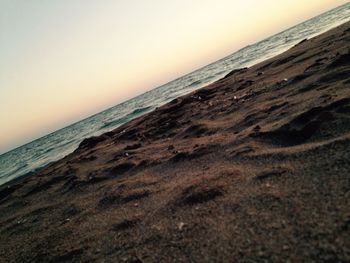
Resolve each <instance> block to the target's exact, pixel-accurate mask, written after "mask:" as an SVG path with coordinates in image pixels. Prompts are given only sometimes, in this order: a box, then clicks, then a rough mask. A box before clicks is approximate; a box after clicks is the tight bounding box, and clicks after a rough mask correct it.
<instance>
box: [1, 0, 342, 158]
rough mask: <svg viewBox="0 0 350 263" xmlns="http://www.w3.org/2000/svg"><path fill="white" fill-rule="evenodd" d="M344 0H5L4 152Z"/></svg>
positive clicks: (2, 47) (2, 144) (2, 120)
mask: <svg viewBox="0 0 350 263" xmlns="http://www.w3.org/2000/svg"><path fill="white" fill-rule="evenodd" d="M346 2H348V1H347V0H346V1H342V0H308V1H305V0H283V1H281V0H264V1H261V0H190V1H189V0H103V1H98V0H94V1H92V0H60V1H50V0H30V1H28V0H0V123H1V129H0V153H3V152H6V151H8V150H10V149H12V148H15V147H18V146H20V145H22V144H24V143H27V142H29V141H31V140H33V139H36V138H39V137H41V136H43V135H46V134H48V133H50V132H53V131H55V130H57V129H60V128H63V127H64V126H67V125H69V124H71V123H74V122H76V121H78V120H81V119H83V118H86V117H88V116H90V115H92V114H95V113H97V112H100V111H102V110H104V109H107V108H109V107H111V106H114V105H116V104H118V103H120V102H122V101H125V100H126V99H129V98H132V97H134V96H135V95H138V94H141V93H143V92H145V91H147V90H150V89H153V88H155V87H157V86H160V85H162V84H165V83H167V82H169V81H171V80H173V79H175V78H178V77H180V76H182V75H184V74H186V73H189V72H191V71H193V70H195V69H198V68H200V67H202V66H205V65H207V64H209V63H212V62H214V61H216V60H218V59H220V58H222V57H225V56H227V55H229V54H231V53H233V52H235V51H236V50H238V49H240V48H242V47H244V46H246V45H248V44H253V43H255V42H257V41H260V40H262V39H264V38H266V37H268V36H271V35H273V34H275V33H278V32H280V31H282V30H285V29H287V28H289V27H291V26H294V25H296V24H298V23H300V22H303V21H305V20H307V19H309V18H311V17H314V16H316V15H318V14H321V13H323V12H325V11H327V10H330V9H332V8H335V7H337V6H339V5H342V4H344V3H346Z"/></svg>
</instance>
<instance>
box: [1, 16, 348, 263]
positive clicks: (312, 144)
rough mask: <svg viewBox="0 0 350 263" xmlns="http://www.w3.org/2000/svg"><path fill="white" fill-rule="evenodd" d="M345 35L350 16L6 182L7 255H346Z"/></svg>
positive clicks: (208, 258)
mask: <svg viewBox="0 0 350 263" xmlns="http://www.w3.org/2000/svg"><path fill="white" fill-rule="evenodd" d="M349 42H350V22H347V23H345V24H343V25H340V26H338V27H336V28H334V29H331V30H330V31H327V32H325V33H323V34H321V35H318V36H316V37H314V38H311V39H308V40H303V41H301V42H300V43H298V44H297V45H295V46H294V47H293V48H291V49H289V50H287V51H286V52H284V53H282V54H280V55H277V56H275V57H273V58H270V59H268V60H265V61H263V62H260V63H258V64H256V65H254V66H252V67H250V68H244V69H238V70H233V71H232V72H230V73H229V74H227V75H226V76H225V77H224V78H222V79H220V80H218V81H216V82H214V83H212V84H210V85H208V86H205V87H203V88H201V89H199V90H196V91H194V92H192V93H190V94H187V95H185V96H181V97H179V98H177V99H174V100H173V101H171V102H169V103H167V104H165V105H163V106H161V107H159V108H157V109H156V110H154V111H152V112H150V113H147V114H145V115H142V116H140V117H137V118H136V119H133V120H131V121H130V122H128V123H126V124H124V125H122V126H120V127H118V128H117V129H115V130H113V131H111V132H107V133H105V134H103V135H101V136H98V137H92V138H88V139H84V140H83V141H82V142H81V143H80V145H79V147H78V148H77V149H76V150H75V151H74V152H73V153H71V154H69V155H67V156H66V157H64V158H63V159H61V160H59V161H56V162H54V163H52V164H50V165H48V166H46V167H45V168H43V169H41V170H40V171H39V172H36V173H35V174H34V175H31V176H27V177H26V176H25V177H23V178H16V179H14V180H12V181H10V182H7V183H5V184H4V185H1V186H0V233H1V236H0V244H2V245H1V246H0V258H2V259H4V260H5V261H6V262H27V261H40V260H43V261H52V262H59V261H69V262H80V261H83V262H87V261H88V262H93V261H101V260H105V261H107V262H113V261H116V260H117V261H125V262H169V261H170V262H172V261H176V260H178V261H181V262H182V261H184V262H191V261H192V262H197V261H198V262H230V261H231V260H232V259H235V261H238V262H243V261H259V260H260V261H264V260H265V261H279V260H281V261H286V260H292V261H299V262H300V261H303V260H307V261H326V260H335V261H344V262H345V261H349V260H350V254H349V249H350V244H349V240H348V236H349V219H350V209H349V207H350V206H349V202H348V201H347V200H349V197H350V196H349V193H350V191H349V188H348V183H349V178H348V174H349V173H350V164H349V160H350V153H349V151H348V149H349V147H350V117H349V114H350V91H349V84H350V78H349V76H350V53H349V52H350V48H349ZM0 261H1V260H0Z"/></svg>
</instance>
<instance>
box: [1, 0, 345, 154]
mask: <svg viewBox="0 0 350 263" xmlns="http://www.w3.org/2000/svg"><path fill="white" fill-rule="evenodd" d="M78 2H79V1H78ZM155 2H157V1H155ZM209 2H210V1H209ZM248 2H250V3H253V2H254V1H248ZM270 2H271V1H270ZM272 2H273V1H272ZM294 2H298V1H294ZM299 2H300V1H299ZM310 2H312V1H310ZM315 2H316V1H315ZM315 2H312V3H308V4H309V5H310V6H311V5H312V7H313V5H315V4H316V3H315ZM330 2H333V3H332V4H331V3H330ZM335 2H336V4H335ZM345 3H347V1H328V4H326V3H323V4H319V6H320V7H319V9H317V10H312V12H311V11H308V12H307V14H310V16H309V17H306V18H305V17H303V18H299V17H298V18H295V17H293V19H294V20H292V19H291V18H290V20H288V19H286V20H288V21H287V22H284V23H282V26H280V27H278V29H275V28H273V29H270V28H268V29H266V30H265V31H264V33H261V34H260V32H259V34H257V35H258V36H257V37H255V38H254V37H246V38H244V39H243V40H241V41H238V40H236V42H239V43H241V42H242V45H241V46H238V44H237V45H235V46H233V48H232V49H231V51H229V52H228V50H229V45H230V44H231V45H232V43H233V42H232V40H230V41H223V42H224V43H225V46H227V47H226V48H223V49H220V50H223V51H220V52H217V54H216V53H215V54H214V55H213V53H211V52H209V53H211V54H212V55H210V54H209V55H206V56H203V57H201V58H200V59H199V58H198V59H191V58H188V61H189V63H190V64H189V65H187V66H181V67H179V68H177V67H174V68H169V69H168V68H167V69H166V72H168V73H166V72H165V71H164V70H160V69H159V68H157V67H155V66H154V65H153V64H152V66H153V68H152V67H151V70H148V69H144V70H146V71H147V72H146V73H144V74H146V75H145V76H144V75H142V76H141V74H140V72H141V73H142V72H143V71H142V70H141V69H139V68H133V65H134V64H133V63H132V62H133V61H131V63H130V64H128V65H126V64H125V65H122V66H121V67H123V69H124V67H129V68H130V69H129V70H130V73H129V74H131V73H134V74H133V75H134V76H135V75H136V78H137V77H140V78H141V80H136V83H135V84H134V86H132V85H131V84H129V85H128V84H127V82H125V86H123V85H122V83H119V84H117V83H116V82H115V81H116V79H118V77H120V76H118V74H116V71H113V70H112V72H109V73H108V74H110V75H109V78H110V79H108V81H110V83H109V84H108V83H106V80H105V79H104V78H103V76H104V75H103V74H102V73H101V74H102V75H101V76H100V75H99V76H97V75H95V71H94V70H93V68H88V69H87V71H84V72H83V73H81V76H82V77H83V82H81V80H78V79H76V76H75V74H74V73H75V72H72V71H69V70H68V71H67V72H66V73H67V74H68V76H70V77H71V79H70V78H68V77H67V76H66V78H65V79H64V80H60V81H65V80H66V81H67V82H63V83H67V85H64V84H63V83H61V82H59V83H58V84H57V83H55V85H57V88H54V89H52V90H47V84H45V82H47V83H51V81H54V80H56V79H55V78H53V79H51V78H50V71H48V72H46V73H48V75H49V76H48V77H47V78H48V79H45V80H41V81H43V83H42V84H45V85H43V86H42V87H41V88H38V87H37V86H34V87H31V86H30V85H29V87H28V89H29V90H28V91H26V90H22V89H23V87H24V85H23V86H20V85H19V84H20V83H22V81H24V82H26V81H28V80H32V81H33V82H30V81H29V82H30V83H32V84H33V83H36V81H38V82H39V83H41V82H40V79H36V78H35V76H41V74H45V70H46V69H45V67H44V68H42V67H39V69H41V70H42V71H43V72H40V71H38V72H34V73H35V74H36V75H35V74H34V73H33V72H32V68H31V67H30V66H31V65H30V63H29V65H27V64H26V63H24V62H23V63H24V64H25V65H23V64H16V63H14V64H13V65H12V67H13V68H14V70H13V71H11V70H7V72H5V73H3V74H0V84H1V85H2V84H4V85H2V87H3V88H2V89H3V91H4V92H3V93H4V94H5V96H2V99H0V105H1V107H2V108H1V110H0V112H1V115H0V116H1V119H2V120H3V123H4V127H5V128H4V129H6V130H5V131H3V132H4V133H3V134H1V136H0V155H2V154H4V153H6V152H9V151H12V150H14V149H16V148H18V147H21V146H23V145H25V144H28V143H30V142H32V141H35V140H37V139H39V138H42V137H44V136H47V135H48V134H51V133H53V132H55V131H57V130H60V129H63V128H66V127H68V126H70V125H72V124H74V123H77V122H80V121H81V120H84V119H86V118H89V117H91V116H93V115H95V114H98V113H99V112H102V111H105V110H107V109H109V108H111V107H114V106H115V105H117V104H120V103H123V102H125V101H127V100H129V99H132V98H134V97H136V96H139V95H141V94H143V93H145V92H147V91H150V90H152V89H155V88H157V87H160V86H162V85H164V84H166V83H168V82H171V81H173V80H174V79H177V78H180V77H181V76H183V75H187V74H189V73H190V72H193V71H196V70H198V69H200V68H202V67H204V66H206V65H208V64H211V63H214V62H215V61H218V60H220V59H223V58H224V57H226V56H228V55H229V54H232V53H234V52H236V51H237V50H240V49H242V48H244V47H246V46H247V45H251V44H253V43H256V42H259V41H262V40H264V39H266V38H267V37H269V36H271V35H275V34H278V33H279V32H282V31H284V30H286V29H288V28H290V27H293V26H295V25H297V24H299V23H302V22H303V21H306V20H308V19H311V18H312V17H314V16H317V15H319V14H320V13H324V12H326V11H328V10H331V9H333V8H336V7H338V6H340V5H342V4H345ZM205 4H207V3H205ZM270 4H271V3H270ZM288 4H289V2H288ZM288 4H286V5H287V6H288ZM308 4H305V5H308ZM1 5H4V4H0V6H1ZM5 5H6V4H5ZM8 5H9V6H10V5H11V4H8ZM23 5H25V4H24V3H23ZM56 5H57V4H56ZM275 5H276V3H275ZM208 6H210V4H208ZM310 6H309V8H310ZM304 8H305V10H309V9H307V8H306V7H304ZM325 8H327V10H324V9H325ZM5 9H6V8H5ZM2 10H3V11H1V12H3V13H5V12H6V11H4V9H2ZM209 11H211V13H212V12H213V11H212V10H209ZM209 11H208V12H209ZM305 12H306V11H305ZM309 12H311V13H309ZM208 14H210V13H208ZM208 14H207V15H208ZM3 15H4V14H2V16H3ZM304 16H305V15H304ZM301 19H303V20H301ZM3 20H4V22H5V20H6V19H4V18H3ZM290 21H295V23H294V24H292V25H291V24H290V23H291V22H290ZM3 24H4V23H3ZM34 24H35V23H34ZM208 25H209V26H210V23H209V24H208ZM283 26H284V27H283ZM267 27H268V26H267ZM0 29H1V26H0ZM225 29H226V28H225ZM274 30H275V31H274ZM277 30H278V31H277ZM214 31H215V29H214V30H213V32H214ZM8 32H10V30H9V29H8ZM65 33H66V32H63V35H64V34H65ZM224 33H225V32H224ZM26 34H27V33H26ZM226 34H229V32H226ZM262 34H265V35H264V36H262ZM24 35H25V34H24ZM0 37H1V39H2V38H5V37H6V33H5V34H4V35H0ZM15 39H16V37H15ZM17 40H18V39H17ZM7 44H8V43H7ZM15 44H17V45H18V43H17V42H14V43H13V45H15ZM142 44H143V43H142ZM9 45H10V44H8V46H9ZM174 45H175V44H174ZM179 45H181V43H179ZM3 46H5V47H6V44H4V45H1V44H0V48H1V49H0V52H2V51H3V52H4V53H6V48H5V49H3ZM136 46H137V45H136ZM79 47H80V46H79V45H78V46H77V48H79ZM175 47H176V45H175ZM36 48H37V47H36ZM173 48H174V47H173ZM14 50H15V51H16V49H14ZM39 50H40V49H39ZM73 50H74V49H73ZM232 50H236V51H232ZM156 51H157V50H156ZM194 51H196V49H195V50H192V49H191V52H194ZM200 51H201V52H204V51H202V50H200ZM167 52H170V53H171V49H170V51H167ZM191 52H190V53H188V54H187V56H189V55H192V56H193V53H191ZM223 52H226V53H225V54H224V53H223ZM199 53H200V52H199ZM99 54H100V53H96V58H95V59H97V60H98V58H99V56H98V55H99ZM181 54H182V53H181ZM29 55H30V56H33V54H29ZM46 55H51V54H50V53H47V54H46ZM82 55H83V54H82ZM148 56H149V55H148ZM168 56H169V55H168ZM219 56H220V57H219ZM102 57H103V58H104V59H105V57H104V56H102ZM154 57H156V58H157V55H155V56H154ZM160 57H161V56H160ZM7 58H8V59H11V55H7ZM148 58H151V59H152V58H153V57H152V56H151V57H148ZM167 58H168V57H166V58H164V60H166V59H167ZM181 58H182V57H181ZM31 59H34V60H35V59H37V58H36V57H35V58H33V57H31ZM45 59H47V57H45V56H44V57H43V61H44V60H45ZM56 59H57V58H56ZM138 59H139V58H138ZM168 59H169V58H168ZM209 59H210V61H209ZM179 60H180V59H179ZM4 61H5V62H4ZM4 61H3V62H2V63H1V62H0V67H1V68H2V69H7V68H5V66H6V62H9V61H11V62H12V61H13V60H6V58H5V60H4ZM29 61H30V62H32V63H34V66H35V62H36V60H35V61H34V62H33V61H31V60H29ZM62 61H65V63H68V64H69V65H70V66H71V61H74V62H77V59H76V58H73V59H72V60H62ZM126 61H128V60H126ZM186 61H187V60H186ZM193 61H194V62H193ZM105 62H106V61H104V64H106V63H105ZM136 62H137V60H136ZM166 62H168V61H166ZM180 62H182V61H180ZM180 62H179V63H180ZM21 63H22V62H21ZM47 63H49V64H48V65H46V66H47V67H50V65H51V64H50V61H48V62H47ZM56 63H57V61H56ZM61 63H62V65H61V66H64V64H65V63H63V62H61ZM81 63H82V64H84V63H83V62H81ZM102 63H103V61H102ZM109 63H110V64H109ZM109 63H107V64H108V65H109V66H110V67H111V68H113V65H114V64H112V59H111V61H109ZM159 63H160V66H162V63H165V62H159ZM58 64H60V63H58ZM73 64H74V63H73ZM146 64H147V63H146ZM180 64H181V63H180ZM108 65H107V66H108ZM181 65H183V64H181ZM20 66H22V67H23V69H22V70H23V72H22V74H24V75H23V76H24V77H23V79H22V80H21V79H20V80H18V79H17V78H20V76H21V75H20V74H19V77H18V75H17V74H16V73H18V68H19V69H21V67H20ZM43 66H45V63H43ZM80 66H81V64H79V63H78V64H77V65H73V69H77V68H78V69H80ZM94 66H95V65H94ZM105 66H106V65H105ZM107 66H106V67H107ZM10 68H11V67H10ZM96 68H97V66H96ZM146 68H147V65H146ZM44 69H45V70H44ZM106 69H107V68H106ZM108 69H109V70H111V69H110V68H109V67H108ZM5 71H6V70H5ZM102 71H103V70H102ZM102 71H101V72H102ZM148 72H150V73H149V74H147V73H148ZM158 72H159V74H158ZM31 73H33V74H31ZM112 73H114V74H112ZM11 74H12V75H11ZM28 74H29V75H28ZM55 74H58V73H57V72H55ZM152 74H154V75H155V76H156V75H157V76H158V75H159V77H154V79H153V78H151V77H150V76H149V75H151V76H153V75H152ZM33 75H34V77H33ZM121 75H123V74H121ZM133 75H132V76H130V77H129V78H131V80H133V78H132V77H133ZM55 76H56V75H55ZM79 76H80V75H79ZM87 76H88V77H91V80H90V78H88V77H87ZM28 78H29V79H28ZM96 78H97V80H98V81H97V80H96V81H97V82H96V81H95V82H94V85H92V84H91V86H87V90H86V89H85V88H86V86H84V83H89V84H90V81H92V80H94V79H96ZM14 79H15V80H14ZM89 80H90V81H89ZM16 81H19V83H17V82H16ZM99 81H100V82H99ZM11 83H12V84H14V86H11V85H10V84H11ZM68 83H69V84H68ZM99 83H100V84H99ZM111 83H112V84H113V83H114V84H113V85H115V86H117V85H118V86H120V85H121V86H123V87H128V88H127V90H128V91H127V92H125V90H124V91H123V89H121V90H120V92H119V93H118V94H119V95H118V98H117V97H116V95H113V94H116V93H117V90H116V88H115V86H113V85H112V86H111V85H110V84H111ZM130 83H131V82H130ZM6 84H7V85H6ZM59 84H62V86H59ZM104 84H107V86H108V89H107V88H106V89H102V88H100V87H101V86H103V85H104ZM75 85H76V86H75ZM140 86H143V88H141V89H140V88H137V87H140ZM11 87H12V89H11ZM50 87H51V86H50ZM63 87H66V88H65V89H64V88H63ZM72 87H73V91H72V90H71V89H72ZM76 87H78V88H76ZM133 87H134V88H133ZM26 88H27V86H25V87H24V89H26ZM70 88H71V89H70ZM13 89H14V90H15V91H13ZM16 89H17V90H16ZM75 89H76V90H75ZM16 92H18V93H16ZM70 92H72V93H70ZM89 92H90V93H89ZM32 93H34V94H32ZM62 93H64V94H67V95H66V96H64V95H62ZM101 94H103V95H104V96H106V98H105V99H101V101H99V100H98V102H96V98H97V95H101ZM106 94H107V95H106ZM6 95H8V96H6ZM36 95H37V96H36ZM40 96H42V97H40ZM60 96H63V97H60ZM86 96H87V97H86ZM14 98H16V99H14ZM47 100H49V101H47ZM31 103H32V104H31ZM40 103H43V104H44V105H40ZM55 103H58V104H57V105H56V104H55ZM81 103H82V104H81ZM90 104H92V106H91V107H88V106H90ZM83 105H85V106H83ZM77 108H78V109H79V110H78V112H76V111H75V110H77ZM11 110H12V111H11ZM66 110H69V111H67V113H66V112H65V111H66ZM16 111H17V112H16ZM42 111H45V112H44V113H43V112H42ZM62 111H64V113H62ZM69 112H70V113H69ZM9 113H10V114H9ZM40 114H41V115H40ZM13 116H16V117H15V118H13ZM46 118H47V119H46ZM45 120H47V121H45ZM22 129H24V130H25V131H22ZM26 129H27V130H28V132H27V130H26Z"/></svg>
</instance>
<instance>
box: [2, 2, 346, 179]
mask: <svg viewBox="0 0 350 263" xmlns="http://www.w3.org/2000/svg"><path fill="white" fill-rule="evenodd" d="M349 20H350V3H347V4H345V5H343V6H340V7H338V8H336V9H333V10H331V11H329V12H326V13H324V14H322V15H320V16H317V17H315V18H312V19H310V20H308V21H305V22H303V23H301V24H299V25H297V26H294V27H292V28H290V29H288V30H285V31H283V32H281V33H279V34H277V35H274V36H272V37H269V38H267V39H265V40H263V41H260V42H258V43H256V44H254V45H250V46H247V47H245V48H242V49H241V50H239V51H237V52H235V53H233V54H231V55H229V56H227V57H225V58H223V59H221V60H219V61H216V62H215V63H212V64H210V65H208V66H205V67H203V68H201V69H199V70H196V71H194V72H192V73H190V74H187V75H185V76H183V77H181V78H178V79H176V80H174V81H171V82H169V83H167V84H165V85H163V86H160V87H158V88H155V89H153V90H151V91H148V92H146V93H144V94H142V95H140V96H138V97H135V98H133V99H131V100H128V101H126V102H123V103H121V104H118V105H116V106H114V107H112V108H110V109H107V110H105V111H103V112H100V113H98V114H96V115H93V116H91V117H89V118H87V119H84V120H82V121H79V122H77V123H75V124H72V125H70V126H68V127H65V128H63V129H61V130H58V131H56V132H54V133H51V134H49V135H46V136H44V137H42V138H40V139H37V140H35V141H33V142H30V143H28V144H26V145H23V146H21V147H19V148H17V149H14V150H12V151H10V152H7V153H5V154H2V155H0V185H1V184H4V183H5V182H8V181H10V180H12V179H14V178H16V177H18V176H21V175H24V174H27V173H30V172H33V171H35V170H38V169H40V168H41V167H43V166H45V165H47V164H48V163H50V162H53V161H56V160H58V159H60V158H62V157H64V156H65V155H67V154H69V153H71V152H72V151H74V150H75V149H76V147H77V146H78V145H79V143H80V142H81V141H82V139H84V138H86V137H91V136H95V135H100V134H102V133H105V132H107V131H110V130H113V129H115V128H117V127H118V126H120V125H122V124H124V123H126V122H128V121H130V120H132V119H134V118H136V117H138V116H140V115H142V114H145V113H147V112H150V111H152V110H153V109H155V108H156V107H159V106H161V105H163V104H165V103H167V102H169V101H171V100H172V99H174V98H176V97H179V96H181V95H184V94H186V93H189V92H191V91H193V90H196V89H198V88H201V87H203V86H205V85H207V84H209V83H211V82H214V81H215V80H218V79H220V78H222V77H223V76H224V75H226V74H227V73H228V72H230V71H231V70H233V69H236V68H241V67H249V66H251V65H253V64H256V63H258V62H260V61H263V60H265V59H268V58H270V57H273V56H275V55H277V54H279V53H282V52H283V51H285V50H287V49H289V48H290V47H292V46H293V45H295V44H296V43H298V42H300V41H301V40H303V39H305V38H311V37H313V36H316V35H318V34H321V33H323V32H325V31H327V30H329V29H331V28H333V27H336V26H338V25H340V24H342V23H344V22H346V21H349ZM232 33H233V32H232Z"/></svg>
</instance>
